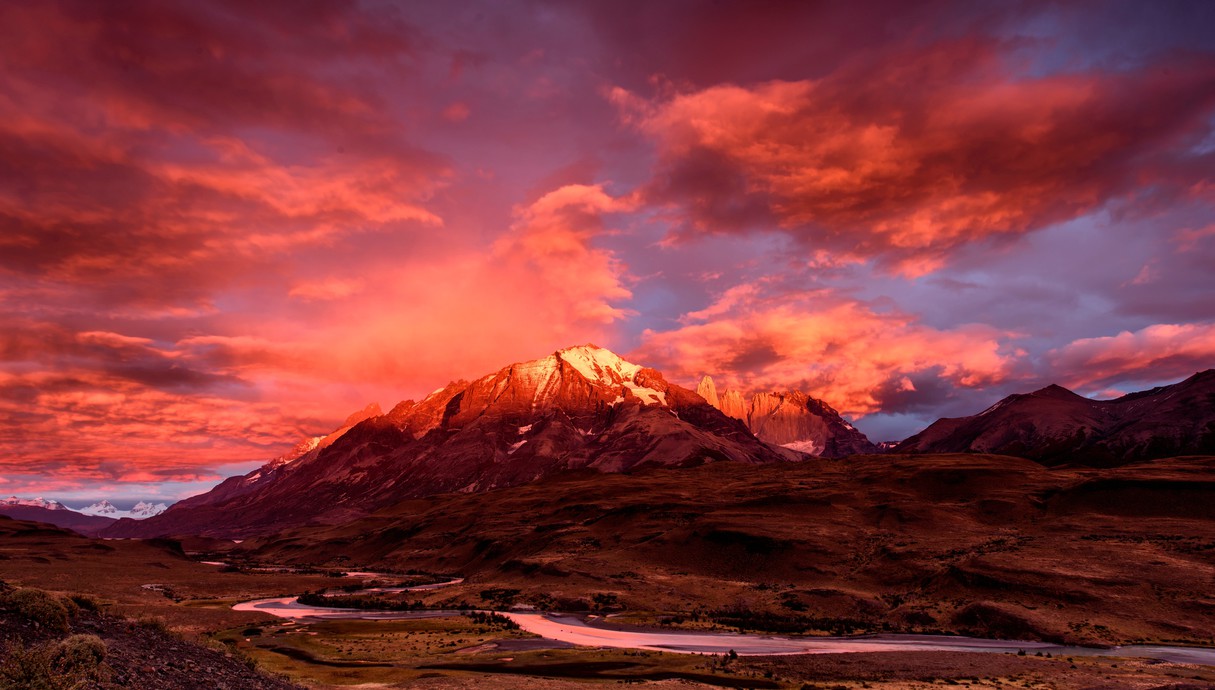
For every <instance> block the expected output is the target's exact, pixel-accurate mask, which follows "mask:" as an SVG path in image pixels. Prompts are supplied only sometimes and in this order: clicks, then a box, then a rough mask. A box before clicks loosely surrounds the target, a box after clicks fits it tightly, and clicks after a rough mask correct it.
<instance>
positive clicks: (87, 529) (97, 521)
mask: <svg viewBox="0 0 1215 690" xmlns="http://www.w3.org/2000/svg"><path fill="white" fill-rule="evenodd" d="M0 515H6V516H8V517H10V518H12V519H14V520H29V521H31V522H42V523H46V524H48V525H55V526H56V527H62V528H64V529H70V530H72V531H73V532H77V533H79V534H83V535H86V536H94V535H96V534H97V533H98V532H100V531H101V530H102V529H105V528H106V527H109V526H110V525H112V524H114V520H113V519H112V518H106V517H96V516H92V515H82V514H80V513H78V512H76V511H74V510H71V509H69V508H68V507H67V506H65V505H63V504H62V503H60V502H58V501H47V500H44V499H42V498H34V499H25V498H17V497H16V496H10V497H9V498H5V499H0Z"/></svg>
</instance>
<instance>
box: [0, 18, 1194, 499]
mask: <svg viewBox="0 0 1215 690" xmlns="http://www.w3.org/2000/svg"><path fill="white" fill-rule="evenodd" d="M1212 27H1215V3H1212V2H1203V1H1197V2H1190V3H1183V2H1138V1H1136V2H1091V3H1090V2H1074V3H1066V4H1056V3H1013V2H992V3H982V2H979V3H976V2H924V3H908V2H902V1H899V2H889V3H879V2H863V3H858V2H788V3H778V2H724V1H723V2H680V1H669V2H622V1H620V0H611V1H605V2H488V1H487V2H458V3H430V2H417V3H409V4H404V3H401V4H398V3H391V2H366V3H357V2H320V1H317V2H283V3H269V2H267V3H262V2H245V1H236V0H234V1H232V2H200V1H191V2H179V3H171V2H164V1H161V0H155V1H153V0H149V1H147V2H119V3H109V2H93V1H91V0H82V1H80V2H70V1H63V2H57V1H47V2H30V3H17V2H10V3H3V4H0V494H2V495H5V496H7V495H9V494H16V495H19V496H33V495H46V496H48V497H55V498H61V499H65V500H69V501H72V500H76V499H80V500H84V499H93V498H101V497H110V498H118V499H133V498H157V499H162V500H163V499H172V498H178V497H180V496H182V495H186V494H189V493H197V492H199V491H201V490H203V489H205V488H206V487H208V486H210V485H211V484H213V483H214V482H215V481H217V480H218V479H219V478H221V477H222V476H226V475H230V474H234V473H237V472H244V471H248V470H249V469H251V468H252V467H253V466H255V465H257V464H260V463H261V462H264V461H265V460H267V459H269V458H272V457H274V456H276V455H278V454H280V453H282V452H283V451H285V450H286V449H287V448H289V447H290V446H292V445H294V443H295V442H297V441H298V440H299V439H300V438H301V437H303V436H305V435H311V434H316V433H324V432H327V431H330V430H332V429H333V428H334V427H336V426H337V425H338V424H339V423H340V421H341V420H342V419H343V418H344V417H345V416H346V415H347V414H348V413H350V412H351V411H353V410H356V409H359V408H362V407H363V406H364V405H366V404H367V403H368V402H371V401H377V402H379V403H380V404H381V405H383V406H384V407H385V409H387V408H388V407H391V406H392V405H393V404H395V403H396V402H397V401H399V400H402V399H406V398H417V397H419V396H422V395H425V394H426V393H429V392H430V391H431V390H433V389H435V388H437V387H439V386H442V385H443V384H446V383H447V382H449V381H451V380H453V379H457V378H472V377H477V376H480V375H482V374H485V373H488V372H490V371H494V370H497V369H498V368H500V367H501V366H503V365H506V364H509V363H511V362H515V361H520V360H526V359H534V358H537V357H541V356H544V355H546V354H548V353H550V352H552V351H553V350H556V349H557V348H560V347H564V346H568V345H574V344H581V343H586V342H594V343H597V344H599V345H602V346H604V347H609V348H611V349H613V350H615V351H616V352H618V353H620V354H622V355H625V356H626V357H627V358H628V359H630V360H631V361H634V362H637V363H639V364H645V365H649V366H653V367H655V368H657V369H659V370H660V371H662V372H663V373H664V374H665V375H666V376H667V378H668V379H669V380H671V381H672V382H674V383H679V384H682V385H686V386H690V387H694V386H695V384H696V381H697V380H698V379H699V377H700V376H701V375H703V374H710V375H712V376H713V377H714V379H715V380H716V381H717V384H718V387H719V388H722V387H736V388H740V389H743V390H747V391H754V390H770V389H790V388H800V389H802V390H806V391H808V392H809V393H811V394H812V395H814V396H816V397H820V398H822V399H824V400H826V401H827V402H828V403H830V404H831V405H833V406H834V407H836V408H837V409H839V410H840V411H841V412H842V413H844V414H845V415H847V416H849V417H850V418H852V419H854V420H856V425H857V426H858V427H859V428H860V429H861V430H862V431H865V432H866V433H867V434H869V436H870V437H871V438H872V439H873V440H875V441H882V440H890V439H900V438H903V437H905V436H907V435H909V434H911V433H914V432H915V431H918V430H919V429H921V428H922V427H923V426H925V425H926V424H928V423H929V422H931V421H933V420H935V419H936V418H938V417H941V416H959V415H964V414H971V413H974V412H977V411H979V410H981V409H983V408H984V407H985V406H987V405H990V404H991V403H993V402H995V401H996V400H998V399H999V398H1000V397H1002V396H1004V395H1006V394H1008V393H1011V392H1025V391H1029V390H1033V389H1036V388H1039V387H1041V386H1043V385H1046V384H1049V383H1052V382H1054V383H1059V384H1061V385H1065V386H1068V387H1070V388H1073V389H1074V390H1077V391H1078V392H1080V393H1083V394H1086V395H1095V396H1099V397H1104V396H1113V395H1118V394H1121V393H1122V392H1127V391H1131V390H1137V389H1142V388H1146V387H1150V386H1153V385H1158V384H1160V383H1169V382H1173V381H1176V380H1179V379H1182V378H1185V377H1186V376H1189V375H1190V374H1192V373H1194V372H1196V371H1199V370H1202V369H1206V368H1210V367H1212V366H1215V270H1213V267H1215V34H1213V33H1212Z"/></svg>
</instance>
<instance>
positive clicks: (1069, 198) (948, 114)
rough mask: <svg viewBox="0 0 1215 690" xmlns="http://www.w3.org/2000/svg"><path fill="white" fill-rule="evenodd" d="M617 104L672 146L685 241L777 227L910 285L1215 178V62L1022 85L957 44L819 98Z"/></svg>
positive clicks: (711, 92)
mask: <svg viewBox="0 0 1215 690" xmlns="http://www.w3.org/2000/svg"><path fill="white" fill-rule="evenodd" d="M612 99H613V100H614V101H615V102H616V103H617V104H618V105H619V107H620V108H621V111H622V113H623V116H624V118H625V120H626V121H627V122H628V123H631V124H632V125H633V126H634V127H636V128H638V129H640V130H641V131H643V132H645V133H647V134H648V135H650V136H651V137H652V138H653V139H654V140H655V141H656V142H658V146H659V157H660V164H659V168H658V170H657V173H656V175H655V177H654V179H653V181H652V182H651V183H650V184H649V187H648V190H647V198H648V199H649V200H650V201H652V202H655V203H659V204H663V205H667V206H669V207H672V208H674V209H678V210H679V211H680V212H686V213H687V214H688V215H689V216H690V220H689V221H688V222H687V223H686V224H685V226H684V227H683V228H682V229H681V231H680V232H681V236H685V237H686V236H688V235H691V234H696V233H706V232H708V233H712V232H727V233H741V232H751V231H753V230H755V229H757V228H758V229H764V228H770V227H777V228H780V229H782V230H784V231H785V232H788V233H790V234H791V235H793V236H795V237H796V238H798V239H800V240H801V241H802V242H803V243H804V245H805V246H806V248H807V250H808V251H816V250H822V249H824V248H825V249H829V250H831V251H832V252H833V253H834V254H836V255H838V256H840V257H843V258H846V259H851V260H856V261H862V260H867V259H877V260H879V261H880V262H881V263H883V264H885V265H887V266H888V267H891V268H893V269H894V270H896V271H898V272H900V273H903V274H907V275H921V274H924V273H927V272H930V271H933V270H935V269H936V268H938V267H939V266H941V265H942V264H943V263H944V262H945V261H946V260H947V259H948V256H949V254H950V253H951V252H952V251H953V250H954V249H956V248H957V247H959V246H961V245H963V244H966V243H969V242H973V241H975V240H983V239H992V238H999V237H1015V236H1017V235H1021V234H1024V233H1026V232H1031V231H1033V230H1037V229H1040V228H1043V227H1046V226H1048V225H1051V224H1054V223H1058V222H1060V221H1065V220H1069V219H1072V218H1076V217H1078V216H1080V215H1082V214H1085V213H1088V212H1090V211H1092V210H1094V209H1096V208H1099V207H1101V206H1103V205H1105V204H1107V203H1109V202H1110V201H1113V200H1116V199H1120V198H1123V197H1126V196H1128V195H1130V194H1133V193H1143V192H1150V191H1151V190H1152V188H1153V187H1154V186H1157V185H1159V186H1162V187H1164V188H1166V189H1165V190H1163V191H1159V192H1158V193H1161V194H1168V195H1176V194H1187V193H1192V192H1193V190H1194V189H1198V188H1200V187H1201V185H1199V186H1195V180H1196V178H1195V175H1197V176H1198V178H1197V179H1205V178H1208V177H1209V176H1210V172H1209V171H1210V170H1211V169H1212V164H1209V163H1208V167H1207V171H1206V172H1203V173H1198V172H1196V168H1195V167H1194V165H1195V162H1196V161H1195V155H1194V154H1192V153H1191V152H1190V151H1189V150H1188V147H1189V146H1191V145H1196V144H1197V143H1198V142H1199V141H1201V139H1202V136H1203V135H1204V134H1205V133H1206V132H1208V131H1209V129H1210V122H1209V117H1210V115H1211V114H1212V112H1213V111H1215V64H1213V63H1211V62H1210V61H1209V60H1208V61H1185V60H1176V61H1173V62H1170V63H1166V64H1153V65H1149V66H1147V67H1144V68H1141V69H1139V70H1138V71H1128V72H1122V73H1103V72H1098V71H1091V72H1085V73H1076V74H1061V75H1053V76H1045V77H1038V78H1027V77H1020V78H1017V77H1014V76H1013V75H1012V74H1011V73H1010V72H1009V70H1008V68H1007V67H1006V66H1005V64H1004V63H1002V62H1001V60H1000V56H999V54H998V53H997V49H996V47H995V46H993V45H990V44H985V43H981V42H979V41H957V42H952V43H941V44H937V45H936V46H934V47H932V48H931V49H928V50H922V51H919V52H912V51H905V52H903V53H902V54H898V55H895V56H893V57H892V58H890V59H888V60H886V61H883V62H881V63H880V64H877V65H865V66H863V67H853V68H849V69H842V70H839V71H837V72H835V73H832V74H831V75H829V76H827V77H824V78H822V79H819V80H813V81H810V80H807V81H772V82H768V83H763V84H758V85H754V86H736V85H728V84H727V85H719V86H713V87H710V88H704V89H699V90H691V91H675V92H674V93H671V94H669V95H667V96H664V97H660V98H657V99H655V100H652V101H647V100H645V99H642V98H640V97H638V96H636V95H634V94H631V93H629V92H626V91H624V90H622V89H616V90H615V91H613V92H612ZM1205 157H1206V158H1208V159H1209V158H1210V154H1206V156H1205ZM1187 190H1190V191H1187Z"/></svg>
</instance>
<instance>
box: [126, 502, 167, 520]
mask: <svg viewBox="0 0 1215 690" xmlns="http://www.w3.org/2000/svg"><path fill="white" fill-rule="evenodd" d="M168 509H169V506H167V505H165V504H163V503H156V504H152V503H148V502H147V501H140V502H139V503H136V504H135V507H133V508H131V511H130V512H131V517H133V518H138V517H152V516H153V515H160V514H161V513H163V512H165V511H166V510H168Z"/></svg>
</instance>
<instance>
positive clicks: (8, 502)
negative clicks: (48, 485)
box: [0, 496, 70, 510]
mask: <svg viewBox="0 0 1215 690" xmlns="http://www.w3.org/2000/svg"><path fill="white" fill-rule="evenodd" d="M0 505H5V506H31V507H34V508H45V509H46V510H70V509H69V508H68V507H67V506H65V505H63V504H62V503H60V502H59V501H50V500H47V499H45V498H43V497H41V496H39V497H37V498H17V497H16V496H9V497H8V498H5V499H0Z"/></svg>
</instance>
